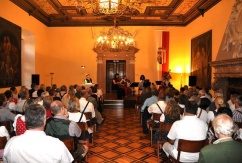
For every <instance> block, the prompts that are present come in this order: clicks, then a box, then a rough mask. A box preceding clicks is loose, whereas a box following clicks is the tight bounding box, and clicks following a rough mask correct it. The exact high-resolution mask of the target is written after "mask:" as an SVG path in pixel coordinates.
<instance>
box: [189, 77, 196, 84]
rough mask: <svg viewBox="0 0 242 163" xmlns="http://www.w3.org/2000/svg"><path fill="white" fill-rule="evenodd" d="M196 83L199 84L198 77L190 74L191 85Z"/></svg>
mask: <svg viewBox="0 0 242 163" xmlns="http://www.w3.org/2000/svg"><path fill="white" fill-rule="evenodd" d="M196 85H197V77H196V76H189V86H196Z"/></svg>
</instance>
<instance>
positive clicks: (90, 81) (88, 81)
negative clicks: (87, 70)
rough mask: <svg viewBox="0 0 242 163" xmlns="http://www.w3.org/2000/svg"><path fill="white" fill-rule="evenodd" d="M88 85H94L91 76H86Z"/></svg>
mask: <svg viewBox="0 0 242 163" xmlns="http://www.w3.org/2000/svg"><path fill="white" fill-rule="evenodd" d="M87 83H92V78H91V76H90V74H86V79H85V84H87Z"/></svg>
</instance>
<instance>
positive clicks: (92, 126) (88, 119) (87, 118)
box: [84, 112, 96, 144]
mask: <svg viewBox="0 0 242 163" xmlns="http://www.w3.org/2000/svg"><path fill="white" fill-rule="evenodd" d="M84 114H85V116H86V120H87V121H89V125H90V126H88V127H91V128H92V144H93V136H94V133H95V132H96V124H93V123H92V112H85V113H84Z"/></svg>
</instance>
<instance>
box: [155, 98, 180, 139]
mask: <svg viewBox="0 0 242 163" xmlns="http://www.w3.org/2000/svg"><path fill="white" fill-rule="evenodd" d="M177 120H180V106H179V105H178V104H177V103H176V101H175V100H170V101H168V103H167V105H166V108H165V111H164V114H162V115H161V117H160V122H166V123H170V124H173V123H174V122H175V121H177ZM167 134H168V132H166V131H163V132H162V133H161V132H160V130H157V131H156V133H155V138H154V141H155V142H156V141H158V140H161V141H165V140H167Z"/></svg>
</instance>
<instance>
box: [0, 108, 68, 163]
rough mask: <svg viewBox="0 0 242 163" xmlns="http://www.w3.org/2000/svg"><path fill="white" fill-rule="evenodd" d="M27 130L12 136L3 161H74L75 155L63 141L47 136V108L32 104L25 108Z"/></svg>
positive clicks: (62, 162)
mask: <svg viewBox="0 0 242 163" xmlns="http://www.w3.org/2000/svg"><path fill="white" fill-rule="evenodd" d="M25 118H26V121H25V122H26V127H27V131H26V132H25V133H24V134H22V135H20V136H15V137H13V138H11V139H10V140H9V141H8V143H7V145H6V146H5V148H4V154H3V162H6V163H8V162H10V163H11V162H31V163H41V162H51V163H66V162H72V161H73V157H72V155H71V153H70V152H69V150H68V149H67V148H66V146H65V145H64V143H63V142H61V141H60V140H59V139H57V138H53V137H51V136H47V135H46V134H45V132H44V131H43V130H44V127H45V123H46V113H45V109H44V108H43V107H42V106H41V105H39V104H32V105H30V106H29V107H28V108H27V109H26V110H25Z"/></svg>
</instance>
